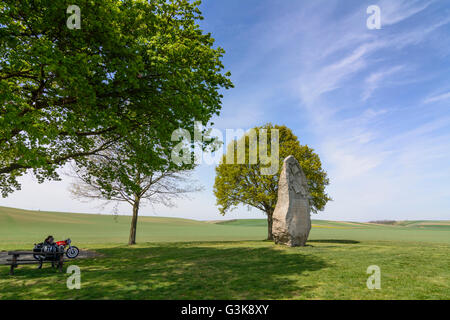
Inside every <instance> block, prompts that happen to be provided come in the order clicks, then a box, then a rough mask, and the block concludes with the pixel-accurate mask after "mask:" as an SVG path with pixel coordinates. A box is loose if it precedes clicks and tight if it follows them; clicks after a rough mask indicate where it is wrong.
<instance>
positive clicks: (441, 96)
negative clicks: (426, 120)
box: [424, 91, 450, 103]
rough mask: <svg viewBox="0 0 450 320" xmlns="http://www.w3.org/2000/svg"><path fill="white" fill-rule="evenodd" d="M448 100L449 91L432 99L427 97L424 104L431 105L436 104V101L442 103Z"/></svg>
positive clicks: (449, 97) (449, 96)
mask: <svg viewBox="0 0 450 320" xmlns="http://www.w3.org/2000/svg"><path fill="white" fill-rule="evenodd" d="M449 99H450V91H449V92H446V93H442V94H438V95H435V96H432V97H429V98H427V99H425V101H424V102H425V103H432V102H438V101H444V100H449Z"/></svg>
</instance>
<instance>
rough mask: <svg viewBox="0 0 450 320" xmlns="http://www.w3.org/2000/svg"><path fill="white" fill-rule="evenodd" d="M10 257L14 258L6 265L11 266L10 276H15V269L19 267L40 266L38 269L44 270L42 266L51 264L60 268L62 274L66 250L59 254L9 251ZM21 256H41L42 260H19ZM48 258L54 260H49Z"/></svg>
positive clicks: (60, 251)
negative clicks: (27, 265) (26, 265)
mask: <svg viewBox="0 0 450 320" xmlns="http://www.w3.org/2000/svg"><path fill="white" fill-rule="evenodd" d="M8 255H9V256H12V258H11V259H7V260H6V261H7V262H6V263H5V265H10V266H11V269H10V271H9V274H10V275H13V274H14V268H17V267H18V266H19V265H25V264H38V265H39V267H38V269H41V268H42V264H43V263H46V262H49V263H51V264H52V267H55V264H56V267H57V268H58V270H59V271H60V272H62V269H63V264H64V250H58V251H57V252H34V251H9V252H8ZM21 255H32V256H33V255H38V256H41V257H42V259H40V260H36V259H21V260H20V259H19V257H20V256H21ZM48 258H52V259H50V260H47V259H48Z"/></svg>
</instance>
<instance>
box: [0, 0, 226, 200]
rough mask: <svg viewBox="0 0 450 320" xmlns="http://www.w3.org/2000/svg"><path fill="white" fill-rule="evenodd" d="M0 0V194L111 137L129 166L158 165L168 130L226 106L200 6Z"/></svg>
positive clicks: (155, 1) (134, 0)
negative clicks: (73, 22) (125, 149)
mask: <svg viewBox="0 0 450 320" xmlns="http://www.w3.org/2000/svg"><path fill="white" fill-rule="evenodd" d="M72 4H73V1H65V0H64V1H54V0H23V1H15V0H5V1H2V2H1V4H0V93H1V94H0V189H1V190H0V191H1V193H2V195H3V196H4V197H5V196H7V195H8V194H9V193H11V192H13V191H14V190H15V189H20V184H19V182H18V181H17V178H18V177H19V176H21V175H23V174H24V173H25V172H26V171H27V170H28V169H32V170H33V172H34V175H35V176H36V177H37V178H38V181H39V182H43V181H44V180H46V179H58V173H57V169H58V168H59V167H61V166H62V165H64V164H65V163H67V162H68V161H71V160H75V161H76V162H77V163H78V164H80V165H85V164H87V163H88V162H89V156H90V155H95V154H98V153H99V152H101V151H103V150H106V149H107V148H108V147H110V146H111V145H113V144H115V143H121V144H125V143H127V144H128V143H129V144H132V145H133V148H132V149H133V150H134V152H133V153H132V154H129V157H128V158H127V161H129V162H130V163H139V165H140V168H142V169H143V170H144V173H145V171H146V170H147V171H148V172H154V171H155V170H158V168H159V167H165V166H166V165H167V161H168V160H167V159H169V158H170V157H169V153H170V146H171V145H172V143H173V142H171V134H172V132H173V131H174V130H176V129H178V128H180V127H181V128H183V129H187V130H189V131H191V132H194V120H197V121H201V122H202V123H203V124H205V125H206V124H207V123H208V121H209V120H210V119H211V117H212V116H213V115H218V114H219V112H220V109H221V99H222V95H221V93H220V91H221V89H228V88H231V87H232V86H233V85H232V83H231V81H230V79H229V76H230V74H229V73H224V72H223V68H224V66H223V64H222V62H221V59H222V57H223V54H224V50H223V49H222V48H220V47H217V48H215V47H214V39H213V38H212V37H211V35H210V34H209V33H204V32H203V31H202V30H201V29H200V27H199V25H198V23H197V22H198V20H200V19H202V16H201V12H200V11H199V8H198V6H199V2H198V1H196V2H192V3H191V2H190V1H187V0H173V1H166V0H152V1H147V0H124V1H120V0H98V1H89V0H78V1H76V5H77V6H79V8H80V15H81V16H80V21H81V28H80V29H70V28H68V27H67V25H66V22H67V19H68V18H69V16H70V14H67V12H66V11H67V8H68V7H69V6H70V5H72Z"/></svg>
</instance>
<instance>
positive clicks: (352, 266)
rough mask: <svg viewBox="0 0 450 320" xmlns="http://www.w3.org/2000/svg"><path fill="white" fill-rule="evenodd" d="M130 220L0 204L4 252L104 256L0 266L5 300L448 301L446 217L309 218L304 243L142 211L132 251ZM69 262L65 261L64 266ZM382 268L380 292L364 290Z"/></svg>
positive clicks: (260, 228)
mask: <svg viewBox="0 0 450 320" xmlns="http://www.w3.org/2000/svg"><path fill="white" fill-rule="evenodd" d="M129 225H130V217H126V216H112V215H93V214H92V215H88V214H75V213H60V212H38V211H26V210H19V209H12V208H4V207H0V251H7V250H16V249H21V250H30V249H31V248H32V247H33V244H34V243H35V242H41V241H42V240H43V238H44V237H45V236H47V235H48V234H52V235H53V236H55V238H56V239H58V240H59V239H64V238H67V237H70V238H71V239H72V240H73V243H74V245H77V246H78V247H80V248H82V249H88V250H94V251H96V252H97V253H99V254H100V256H98V257H96V258H91V259H76V260H73V261H70V262H69V263H68V264H76V265H78V266H79V267H80V268H81V272H82V287H81V289H80V290H68V289H67V287H66V280H67V277H68V276H69V275H68V274H59V273H57V272H56V271H55V270H53V269H51V268H49V267H48V266H46V267H44V269H42V270H37V269H36V266H34V265H32V266H19V268H18V269H17V270H16V275H14V276H9V275H8V271H9V268H8V267H7V266H0V299H449V298H450V268H449V266H450V221H403V222H397V223H395V224H393V225H381V224H370V223H357V222H334V221H322V220H313V228H312V230H311V235H310V237H309V241H308V243H307V246H306V247H303V248H288V247H284V246H277V245H274V244H273V243H272V242H270V241H265V240H264V238H265V236H266V232H267V231H266V229H267V226H266V222H265V220H263V219H259V220H257V219H255V220H230V221H223V222H217V221H216V222H204V221H194V220H189V219H177V218H162V217H140V220H139V225H138V239H137V240H138V245H136V246H133V247H128V246H126V245H125V243H126V242H127V240H128V232H129ZM68 264H66V265H68ZM371 265H377V266H379V267H380V269H381V289H380V290H369V289H368V288H367V286H366V281H367V278H368V277H369V275H368V274H366V270H367V267H369V266H371Z"/></svg>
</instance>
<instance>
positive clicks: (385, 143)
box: [1, 0, 450, 221]
mask: <svg viewBox="0 0 450 320" xmlns="http://www.w3.org/2000/svg"><path fill="white" fill-rule="evenodd" d="M369 5H378V6H379V7H380V9H381V29H380V30H369V29H368V28H367V26H366V20H367V18H368V17H369V15H368V14H367V13H366V9H367V7H368V6H369ZM201 8H202V11H203V15H204V17H205V20H203V21H202V22H201V26H202V28H203V29H204V30H206V31H208V32H211V33H212V34H213V37H214V38H215V39H216V41H217V45H220V46H221V47H223V48H224V49H225V50H226V52H227V53H226V55H225V57H224V64H225V66H226V69H227V70H229V71H231V73H232V80H233V82H234V84H235V86H236V87H235V88H234V89H232V90H228V91H226V92H224V95H225V97H224V105H223V111H222V115H221V116H220V117H219V118H217V119H215V121H214V122H215V124H216V127H217V128H218V129H220V130H223V131H224V130H225V129H237V128H242V129H249V128H251V127H253V126H256V125H261V124H264V123H267V122H272V123H277V124H285V125H287V126H288V127H290V128H291V129H292V130H293V131H294V133H295V134H296V135H297V136H298V137H299V139H300V142H301V143H302V144H308V145H309V146H311V147H313V148H314V149H315V150H316V152H317V153H318V154H319V155H320V157H321V159H322V161H323V165H324V168H325V170H326V171H327V172H328V174H329V177H330V180H331V184H330V186H329V188H328V193H329V194H330V195H331V196H332V197H333V198H334V201H333V202H331V203H329V205H327V208H326V209H325V211H324V212H322V213H320V214H318V215H316V216H315V217H316V218H320V219H330V220H356V221H368V220H375V219H450V2H448V1H446V0H439V1H429V0H428V1H415V0H384V1H383V0H382V1H375V0H371V1H362V0H340V1H336V0H323V1H321V0H302V1H300V0H295V1H294V0H284V1H275V0H271V1H266V0H245V1H242V0H240V1H239V0H226V1H225V0H221V1H219V0H206V1H204V3H203V4H202V6H201ZM196 177H197V179H198V180H199V181H200V182H201V184H203V185H204V186H205V191H204V192H202V193H201V194H197V195H196V196H194V197H193V198H192V199H191V200H189V201H180V202H179V203H178V206H177V207H176V208H160V207H155V208H151V207H146V208H144V209H143V213H144V214H149V215H159V216H179V217H186V218H195V219H220V218H221V216H220V215H219V214H218V210H217V208H216V207H215V199H214V195H213V194H212V185H213V183H214V166H207V165H202V166H200V167H199V168H198V170H197V171H196ZM69 180H70V179H66V180H65V181H63V182H52V183H45V184H43V185H38V184H37V183H36V182H35V181H33V179H32V178H30V177H27V178H25V179H24V185H23V191H20V192H17V193H15V194H13V195H12V196H11V197H10V198H8V199H6V200H2V201H1V204H2V205H8V206H14V207H20V208H30V209H41V210H61V211H78V212H97V211H99V207H98V204H94V203H87V204H86V203H80V202H78V201H76V200H73V199H71V198H70V194H69V192H68V191H67V185H68V183H69V182H70V181H69ZM128 211H129V210H128V208H127V207H126V206H123V207H121V212H124V213H127V212H128ZM102 212H104V213H109V212H111V207H106V208H105V209H104V210H102ZM240 217H241V218H261V217H263V215H262V214H261V213H259V212H258V211H256V210H252V211H248V210H247V209H246V208H240V209H238V210H236V211H234V212H233V213H231V214H230V215H229V216H227V217H225V218H233V219H234V218H240Z"/></svg>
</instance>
